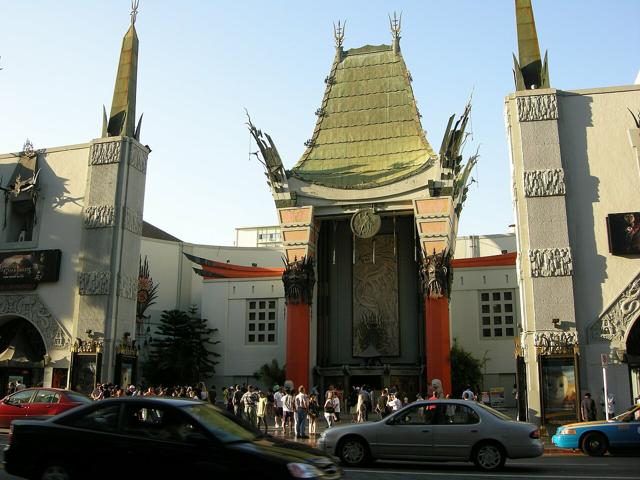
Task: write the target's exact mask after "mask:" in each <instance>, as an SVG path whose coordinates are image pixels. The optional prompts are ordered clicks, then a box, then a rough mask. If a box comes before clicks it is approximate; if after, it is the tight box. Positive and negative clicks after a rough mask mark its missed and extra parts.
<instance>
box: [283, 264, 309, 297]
mask: <svg viewBox="0 0 640 480" xmlns="http://www.w3.org/2000/svg"><path fill="white" fill-rule="evenodd" d="M282 283H284V297H285V300H286V303H287V304H289V303H291V304H293V305H296V304H298V303H305V304H307V305H311V302H312V300H313V287H314V285H315V283H316V275H315V271H314V268H313V259H312V258H311V257H310V256H304V257H302V258H301V259H300V260H298V259H295V260H294V261H293V262H291V263H288V264H287V265H286V267H285V269H284V272H283V273H282Z"/></svg>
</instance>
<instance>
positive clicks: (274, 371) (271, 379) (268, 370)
mask: <svg viewBox="0 0 640 480" xmlns="http://www.w3.org/2000/svg"><path fill="white" fill-rule="evenodd" d="M253 376H254V377H256V378H257V379H258V380H260V381H261V382H262V383H263V385H265V386H266V387H267V388H271V387H273V386H274V385H276V384H277V385H283V384H284V380H285V374H284V365H283V366H282V368H281V367H280V366H279V365H278V361H277V360H276V359H275V358H274V359H273V360H271V363H265V364H264V365H262V366H261V367H260V368H259V369H258V371H257V372H254V373H253Z"/></svg>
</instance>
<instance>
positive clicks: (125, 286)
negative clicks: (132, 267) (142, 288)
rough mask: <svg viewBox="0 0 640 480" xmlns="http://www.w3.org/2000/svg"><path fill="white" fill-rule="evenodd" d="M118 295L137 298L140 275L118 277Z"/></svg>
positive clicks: (131, 298) (132, 298)
mask: <svg viewBox="0 0 640 480" xmlns="http://www.w3.org/2000/svg"><path fill="white" fill-rule="evenodd" d="M118 296H119V297H124V298H128V299H130V300H135V299H136V298H137V297H138V277H133V276H130V275H120V278H119V279H118Z"/></svg>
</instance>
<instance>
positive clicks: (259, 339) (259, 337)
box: [258, 333, 264, 342]
mask: <svg viewBox="0 0 640 480" xmlns="http://www.w3.org/2000/svg"><path fill="white" fill-rule="evenodd" d="M258 341H259V342H264V334H262V333H261V334H260V335H258Z"/></svg>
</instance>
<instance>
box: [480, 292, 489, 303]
mask: <svg viewBox="0 0 640 480" xmlns="http://www.w3.org/2000/svg"><path fill="white" fill-rule="evenodd" d="M480 298H481V299H482V301H483V302H488V301H489V294H488V293H482V294H480Z"/></svg>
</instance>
